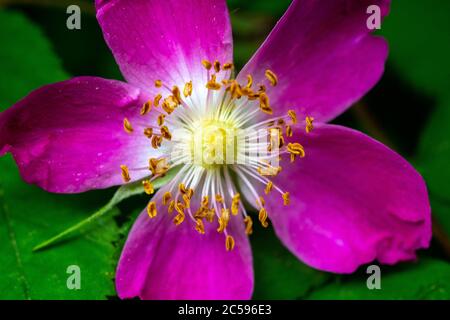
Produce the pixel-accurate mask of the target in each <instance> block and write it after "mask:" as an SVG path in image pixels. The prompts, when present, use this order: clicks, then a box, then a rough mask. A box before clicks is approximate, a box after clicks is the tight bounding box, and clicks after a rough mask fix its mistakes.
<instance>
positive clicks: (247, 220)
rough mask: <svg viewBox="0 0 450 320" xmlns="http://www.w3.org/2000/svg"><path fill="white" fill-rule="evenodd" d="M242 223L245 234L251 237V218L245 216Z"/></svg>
mask: <svg viewBox="0 0 450 320" xmlns="http://www.w3.org/2000/svg"><path fill="white" fill-rule="evenodd" d="M244 223H245V233H246V234H247V235H251V234H252V233H253V221H252V218H251V217H250V216H246V217H245V218H244Z"/></svg>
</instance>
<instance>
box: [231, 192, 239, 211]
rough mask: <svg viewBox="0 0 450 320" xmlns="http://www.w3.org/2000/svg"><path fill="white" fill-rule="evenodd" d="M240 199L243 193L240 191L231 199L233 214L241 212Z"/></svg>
mask: <svg viewBox="0 0 450 320" xmlns="http://www.w3.org/2000/svg"><path fill="white" fill-rule="evenodd" d="M239 201H241V195H240V194H239V193H236V194H235V195H234V196H233V200H232V201H231V214H232V215H233V216H235V215H237V214H238V213H239Z"/></svg>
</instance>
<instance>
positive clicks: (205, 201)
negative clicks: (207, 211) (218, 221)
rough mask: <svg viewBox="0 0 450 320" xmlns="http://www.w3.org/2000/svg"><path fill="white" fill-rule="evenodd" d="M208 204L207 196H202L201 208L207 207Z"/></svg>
mask: <svg viewBox="0 0 450 320" xmlns="http://www.w3.org/2000/svg"><path fill="white" fill-rule="evenodd" d="M208 205H209V197H208V196H204V197H203V199H202V207H203V208H208Z"/></svg>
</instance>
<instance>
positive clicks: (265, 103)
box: [259, 92, 273, 114]
mask: <svg viewBox="0 0 450 320" xmlns="http://www.w3.org/2000/svg"><path fill="white" fill-rule="evenodd" d="M259 107H260V109H261V111H262V112H264V113H267V114H272V113H273V111H272V108H271V107H270V103H269V97H268V96H267V94H265V93H264V92H261V93H260V94H259Z"/></svg>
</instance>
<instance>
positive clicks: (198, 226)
mask: <svg viewBox="0 0 450 320" xmlns="http://www.w3.org/2000/svg"><path fill="white" fill-rule="evenodd" d="M195 230H197V231H198V233H200V234H205V226H204V224H203V221H202V220H201V219H196V220H195Z"/></svg>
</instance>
